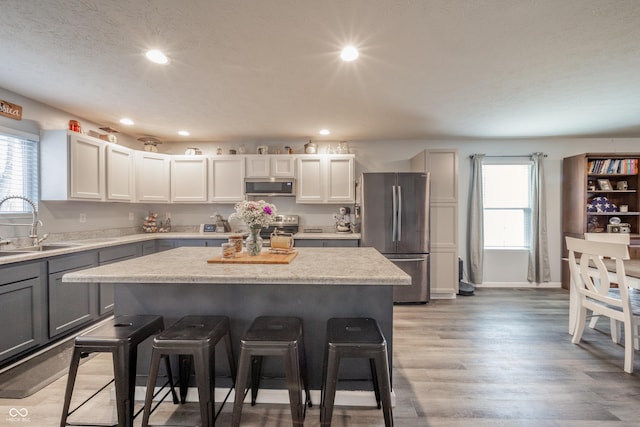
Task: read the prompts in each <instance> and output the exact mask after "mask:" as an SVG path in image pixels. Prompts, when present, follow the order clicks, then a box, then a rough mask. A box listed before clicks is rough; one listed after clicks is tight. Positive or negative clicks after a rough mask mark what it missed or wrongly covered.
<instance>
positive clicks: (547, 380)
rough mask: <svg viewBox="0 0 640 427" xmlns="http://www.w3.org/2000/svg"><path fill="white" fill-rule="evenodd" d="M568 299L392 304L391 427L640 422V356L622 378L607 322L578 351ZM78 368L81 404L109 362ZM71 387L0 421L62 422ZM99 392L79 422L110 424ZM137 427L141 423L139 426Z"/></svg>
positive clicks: (358, 422) (496, 295) (281, 413)
mask: <svg viewBox="0 0 640 427" xmlns="http://www.w3.org/2000/svg"><path fill="white" fill-rule="evenodd" d="M568 299H569V295H568V292H567V291H565V290H561V289H537V290H531V289H478V290H476V295H474V296H470V297H458V298H457V299H456V300H436V301H432V302H431V303H429V304H428V305H426V306H396V307H395V314H394V321H395V324H394V337H393V339H394V356H393V357H394V359H393V361H394V370H393V382H394V390H395V393H396V399H397V400H396V407H395V408H394V420H395V425H396V426H398V427H418V426H419V427H427V426H428V427H440V426H446V427H453V426H473V427H483V426H492V427H493V426H509V427H512V426H527V427H528V426H536V427H538V426H558V427H559V426H562V427H595V426H598V427H608V426H616V427H619V426H638V425H640V376H639V374H640V360H638V359H640V354H638V352H636V363H635V371H636V372H635V373H634V374H632V375H629V374H625V373H624V371H623V370H622V366H623V360H624V354H623V352H624V350H623V347H622V346H618V345H615V344H613V342H612V341H611V339H610V336H609V332H608V322H606V321H604V320H603V321H601V322H600V324H599V325H598V329H597V330H591V329H587V330H586V331H585V334H584V338H583V342H582V344H581V345H573V344H571V340H570V336H569V335H568V333H567V322H568ZM83 366H85V367H87V369H86V370H85V371H84V373H82V374H81V375H80V376H79V378H78V384H77V388H76V390H77V397H79V396H80V394H85V395H86V394H87V393H89V390H91V389H92V388H93V387H95V385H96V384H103V383H105V382H106V381H107V380H108V378H109V377H110V375H111V365H110V359H109V358H108V357H107V356H103V355H100V356H97V357H95V358H93V359H92V360H89V361H88V362H86V363H85V364H84V365H83ZM89 367H90V368H89ZM88 370H90V373H87V371H88ZM65 383H66V377H63V378H61V379H60V380H58V381H56V382H55V383H53V384H52V385H50V386H48V387H47V388H45V389H44V390H42V391H40V392H38V393H36V394H35V395H32V396H30V397H28V398H25V399H21V400H10V399H0V426H23V425H31V426H55V425H57V424H58V423H59V415H60V409H61V407H62V399H63V393H64V385H65ZM104 394H105V396H101V397H100V398H99V399H98V400H97V401H95V402H93V403H92V405H91V406H90V408H89V409H88V410H87V411H85V412H84V414H83V415H82V419H85V420H86V419H90V420H95V421H98V420H100V421H102V420H105V419H106V420H107V421H108V420H110V419H111V418H112V417H113V406H112V402H109V396H108V393H104ZM316 403H317V402H316ZM231 407H232V405H229V404H227V405H225V407H224V408H223V410H222V413H221V414H220V417H219V418H218V422H217V424H216V425H219V426H225V425H229V424H230V421H231ZM11 408H17V409H21V408H26V409H27V410H28V417H27V418H28V421H29V422H30V423H29V424H25V423H23V422H24V421H23V420H18V419H12V418H11V417H10V415H9V414H10V409H11ZM197 411H198V409H197V404H195V403H188V404H186V405H183V406H182V407H180V408H179V409H176V407H174V406H173V405H172V404H170V403H166V404H162V405H161V407H160V408H159V409H158V411H156V413H154V415H153V417H152V422H154V423H161V422H165V421H167V420H168V421H169V422H171V423H173V424H174V425H175V424H179V425H189V423H191V425H193V424H194V423H197V422H198V420H199V416H198V412H197ZM13 413H15V411H14V412H13ZM87 416H88V417H89V418H87ZM79 418H80V415H79ZM290 420H291V418H290V413H289V409H288V406H287V405H266V404H264V405H257V406H255V407H253V408H252V407H251V406H249V405H245V407H244V412H243V417H242V425H243V426H252V427H258V426H259V427H274V426H289V425H291V421H290ZM140 421H141V417H138V418H137V419H136V423H135V425H136V426H139V425H140ZM305 425H306V426H311V427H314V426H319V409H318V407H317V405H314V407H313V408H311V409H309V410H308V411H307V418H306V421H305ZM333 425H334V426H336V427H342V426H350V427H365V426H366V427H373V426H384V421H383V418H382V412H381V411H378V410H376V409H373V408H371V409H370V408H345V407H336V408H335V412H334V417H333Z"/></svg>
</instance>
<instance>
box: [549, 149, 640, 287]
mask: <svg viewBox="0 0 640 427" xmlns="http://www.w3.org/2000/svg"><path fill="white" fill-rule="evenodd" d="M639 160H640V153H584V154H578V155H575V156H571V157H566V158H564V159H563V161H562V256H563V258H566V257H567V249H566V244H565V239H564V237H565V236H570V237H578V238H583V237H584V233H586V232H594V233H607V232H627V230H628V231H630V234H631V235H630V237H631V248H630V251H629V252H630V255H631V258H636V259H637V258H640V248H638V247H634V246H638V245H640V197H639V196H638V189H639V188H640V181H639V176H640V175H638V163H639ZM569 282H570V278H569V268H568V265H567V263H566V262H563V263H562V287H563V288H565V289H569Z"/></svg>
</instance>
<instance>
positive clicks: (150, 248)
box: [142, 240, 157, 256]
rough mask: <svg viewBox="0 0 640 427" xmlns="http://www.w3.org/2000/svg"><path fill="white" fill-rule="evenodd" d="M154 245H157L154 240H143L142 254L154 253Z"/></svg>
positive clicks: (155, 249)
mask: <svg viewBox="0 0 640 427" xmlns="http://www.w3.org/2000/svg"><path fill="white" fill-rule="evenodd" d="M156 246H157V244H156V241H155V240H152V241H151V242H143V243H142V256H144V255H150V254H155V253H156V251H157V248H156Z"/></svg>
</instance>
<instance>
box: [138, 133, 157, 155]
mask: <svg viewBox="0 0 640 427" xmlns="http://www.w3.org/2000/svg"><path fill="white" fill-rule="evenodd" d="M138 141H140V142H142V143H143V144H144V151H148V152H151V153H157V152H158V145H160V144H162V141H160V139H159V138H156V137H155V136H141V137H140V138H138Z"/></svg>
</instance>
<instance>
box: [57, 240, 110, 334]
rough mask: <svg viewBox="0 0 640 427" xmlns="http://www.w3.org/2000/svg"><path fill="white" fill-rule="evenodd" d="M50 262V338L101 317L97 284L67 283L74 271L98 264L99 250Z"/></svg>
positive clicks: (62, 257)
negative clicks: (68, 276) (64, 277)
mask: <svg viewBox="0 0 640 427" xmlns="http://www.w3.org/2000/svg"><path fill="white" fill-rule="evenodd" d="M48 263H49V284H48V290H49V338H54V337H57V336H59V335H61V334H64V333H65V332H67V331H70V330H72V329H76V328H77V327H79V326H82V325H84V324H86V323H88V322H91V321H92V320H95V319H97V318H98V287H97V285H96V284H95V283H63V282H62V276H64V274H65V273H69V272H71V271H76V270H83V269H85V268H91V267H97V266H98V253H97V251H87V252H82V253H79V254H74V255H66V256H65V255H63V256H60V257H56V258H52V259H51V260H49V261H48Z"/></svg>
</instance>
